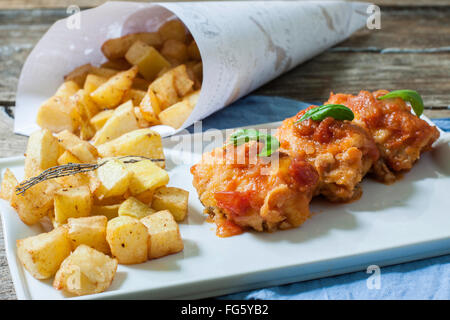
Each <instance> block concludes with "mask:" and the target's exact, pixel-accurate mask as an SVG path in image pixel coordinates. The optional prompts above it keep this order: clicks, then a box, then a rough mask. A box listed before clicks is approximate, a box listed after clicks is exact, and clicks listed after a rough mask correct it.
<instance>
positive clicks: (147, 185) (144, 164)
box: [127, 160, 169, 195]
mask: <svg viewBox="0 0 450 320" xmlns="http://www.w3.org/2000/svg"><path fill="white" fill-rule="evenodd" d="M127 168H128V170H130V171H131V172H133V176H132V178H131V181H130V187H129V188H130V192H131V194H133V195H137V194H140V193H142V192H144V191H147V190H155V189H157V188H159V187H162V186H165V185H166V184H167V183H169V175H168V174H167V172H166V171H165V170H163V169H161V168H160V167H158V166H157V165H156V164H154V163H153V162H152V161H150V160H143V161H139V162H135V163H127Z"/></svg>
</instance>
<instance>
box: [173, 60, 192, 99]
mask: <svg viewBox="0 0 450 320" xmlns="http://www.w3.org/2000/svg"><path fill="white" fill-rule="evenodd" d="M169 72H173V75H174V84H175V89H176V90H177V93H178V96H180V97H184V96H185V95H187V94H188V93H189V92H191V91H192V88H193V87H194V81H192V80H191V79H190V78H189V75H188V73H187V69H186V65H184V64H182V65H179V66H178V67H175V68H173V69H172V70H170V71H169Z"/></svg>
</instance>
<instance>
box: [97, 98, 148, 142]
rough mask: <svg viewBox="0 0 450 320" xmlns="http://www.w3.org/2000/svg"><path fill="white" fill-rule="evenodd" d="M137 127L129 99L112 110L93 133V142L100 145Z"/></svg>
mask: <svg viewBox="0 0 450 320" xmlns="http://www.w3.org/2000/svg"><path fill="white" fill-rule="evenodd" d="M137 129H139V123H138V121H137V119H136V115H135V114H134V106H133V103H132V102H131V101H130V100H129V101H127V102H125V103H124V104H122V105H120V106H119V107H118V108H117V109H116V110H114V113H113V114H112V116H111V117H110V118H109V119H108V120H107V121H106V123H105V124H104V125H103V127H102V128H101V129H100V130H99V131H97V133H96V134H95V136H94V139H93V144H94V145H96V146H98V145H101V144H103V143H106V142H108V141H112V140H114V139H115V138H118V137H120V136H121V135H123V134H125V133H127V132H130V131H133V130H137Z"/></svg>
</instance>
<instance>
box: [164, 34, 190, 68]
mask: <svg viewBox="0 0 450 320" xmlns="http://www.w3.org/2000/svg"><path fill="white" fill-rule="evenodd" d="M161 54H162V55H163V56H164V57H165V58H166V59H168V60H169V61H176V62H177V63H183V62H186V61H187V60H188V58H189V56H188V48H187V46H186V45H185V44H184V42H182V41H179V40H174V39H169V40H166V41H164V44H163V47H162V48H161Z"/></svg>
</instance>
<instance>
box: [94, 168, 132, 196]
mask: <svg viewBox="0 0 450 320" xmlns="http://www.w3.org/2000/svg"><path fill="white" fill-rule="evenodd" d="M100 161H104V160H100ZM96 173H97V178H98V179H99V181H100V183H101V184H100V186H99V187H98V188H97V190H95V195H96V196H97V198H98V199H103V198H110V197H115V196H122V195H123V194H124V193H125V192H126V191H127V190H128V186H129V185H130V180H131V178H132V176H133V173H132V172H131V171H130V170H128V169H127V168H126V167H125V165H124V164H123V163H122V162H121V161H119V160H114V159H113V160H109V161H107V162H106V163H105V164H104V165H102V166H101V167H100V168H98V169H97V170H96Z"/></svg>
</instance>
